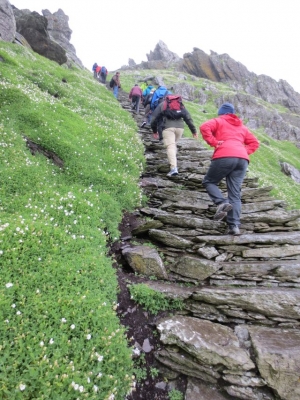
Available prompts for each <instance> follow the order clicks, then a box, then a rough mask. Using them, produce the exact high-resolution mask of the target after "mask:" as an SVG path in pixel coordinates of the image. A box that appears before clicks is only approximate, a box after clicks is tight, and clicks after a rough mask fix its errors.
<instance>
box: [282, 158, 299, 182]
mask: <svg viewBox="0 0 300 400" xmlns="http://www.w3.org/2000/svg"><path fill="white" fill-rule="evenodd" d="M280 166H281V171H282V172H284V173H285V174H286V175H287V176H290V177H291V178H292V179H293V181H295V182H297V183H300V171H299V170H298V169H296V168H295V167H293V166H292V165H290V164H288V163H286V162H283V163H280Z"/></svg>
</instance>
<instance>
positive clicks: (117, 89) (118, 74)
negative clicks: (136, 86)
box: [112, 72, 121, 99]
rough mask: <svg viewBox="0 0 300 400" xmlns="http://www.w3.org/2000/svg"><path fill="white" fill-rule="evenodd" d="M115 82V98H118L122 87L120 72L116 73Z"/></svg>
mask: <svg viewBox="0 0 300 400" xmlns="http://www.w3.org/2000/svg"><path fill="white" fill-rule="evenodd" d="M112 79H113V81H114V85H113V93H114V96H115V98H116V99H117V98H118V93H119V89H120V87H121V82H120V72H116V73H115V75H114V76H113V77H112Z"/></svg>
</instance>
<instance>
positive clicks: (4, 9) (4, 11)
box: [0, 0, 16, 42]
mask: <svg viewBox="0 0 300 400" xmlns="http://www.w3.org/2000/svg"><path fill="white" fill-rule="evenodd" d="M15 33H16V21H15V17H14V13H13V9H12V7H11V5H10V3H9V1H8V0H0V39H2V40H4V41H5V42H13V41H14V39H15Z"/></svg>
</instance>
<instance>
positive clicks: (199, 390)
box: [185, 378, 228, 400]
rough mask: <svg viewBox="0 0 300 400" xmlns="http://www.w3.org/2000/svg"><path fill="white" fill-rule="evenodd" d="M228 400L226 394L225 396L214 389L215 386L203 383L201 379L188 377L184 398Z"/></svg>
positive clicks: (189, 399) (193, 399)
mask: <svg viewBox="0 0 300 400" xmlns="http://www.w3.org/2000/svg"><path fill="white" fill-rule="evenodd" d="M200 399H201V400H228V396H225V395H224V394H222V393H221V392H219V391H218V389H216V387H215V386H213V385H211V386H209V385H207V384H204V383H203V382H202V381H200V380H198V379H195V378H189V380H188V384H187V388H186V393H185V400H200Z"/></svg>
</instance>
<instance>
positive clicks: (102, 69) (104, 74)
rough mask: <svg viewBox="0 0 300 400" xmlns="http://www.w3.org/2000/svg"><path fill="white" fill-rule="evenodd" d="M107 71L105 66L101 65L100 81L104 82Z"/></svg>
mask: <svg viewBox="0 0 300 400" xmlns="http://www.w3.org/2000/svg"><path fill="white" fill-rule="evenodd" d="M107 74H108V71H107V69H106V67H104V66H103V67H101V70H100V80H101V82H102V83H106V77H107Z"/></svg>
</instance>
